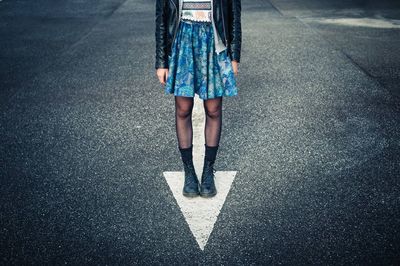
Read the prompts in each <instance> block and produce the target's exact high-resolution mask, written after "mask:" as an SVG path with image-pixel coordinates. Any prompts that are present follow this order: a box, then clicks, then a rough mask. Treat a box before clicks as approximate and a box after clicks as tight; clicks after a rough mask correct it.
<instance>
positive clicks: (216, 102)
mask: <svg viewBox="0 0 400 266" xmlns="http://www.w3.org/2000/svg"><path fill="white" fill-rule="evenodd" d="M204 109H205V112H206V126H205V129H204V135H205V142H206V145H207V146H212V147H215V146H218V145H219V140H220V137H221V129H222V97H218V98H214V99H209V100H204Z"/></svg>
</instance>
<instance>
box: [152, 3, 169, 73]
mask: <svg viewBox="0 0 400 266" xmlns="http://www.w3.org/2000/svg"><path fill="white" fill-rule="evenodd" d="M166 5H167V0H157V2H156V20H155V22H156V23H155V24H156V29H155V39H156V57H155V68H156V69H157V68H168V53H167V41H168V40H167V34H168V28H167V27H168V24H167V12H166Z"/></svg>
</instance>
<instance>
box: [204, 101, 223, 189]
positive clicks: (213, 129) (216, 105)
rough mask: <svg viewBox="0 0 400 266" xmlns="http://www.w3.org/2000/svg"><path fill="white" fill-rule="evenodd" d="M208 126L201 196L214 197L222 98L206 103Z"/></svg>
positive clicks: (205, 132) (205, 133) (205, 130)
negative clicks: (215, 163)
mask: <svg viewBox="0 0 400 266" xmlns="http://www.w3.org/2000/svg"><path fill="white" fill-rule="evenodd" d="M204 109H205V111H206V126H205V129H204V135H205V141H206V144H205V148H206V154H205V157H204V165H203V173H202V175H201V185H200V195H201V196H202V197H213V196H215V195H216V194H217V189H216V187H215V182H214V162H215V158H216V156H217V150H218V146H219V140H220V137H221V129H222V97H218V98H215V99H209V100H205V101H204Z"/></svg>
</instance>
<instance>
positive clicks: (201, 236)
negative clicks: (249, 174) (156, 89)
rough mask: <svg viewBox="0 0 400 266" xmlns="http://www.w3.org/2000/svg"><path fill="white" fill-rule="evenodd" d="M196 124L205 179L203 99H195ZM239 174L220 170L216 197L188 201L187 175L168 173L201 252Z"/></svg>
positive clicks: (196, 154)
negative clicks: (184, 188)
mask: <svg viewBox="0 0 400 266" xmlns="http://www.w3.org/2000/svg"><path fill="white" fill-rule="evenodd" d="M192 123H193V163H194V167H195V170H196V174H197V176H198V178H199V182H200V180H201V173H202V170H203V160H204V143H205V142H204V141H205V139H204V123H205V116H204V108H203V100H201V99H199V98H198V96H196V97H195V103H194V107H193V113H192ZM235 176H236V171H217V172H216V173H215V186H216V188H217V195H215V196H214V197H212V198H202V197H200V196H198V197H194V198H188V197H185V196H183V195H182V189H183V184H184V181H185V174H184V172H164V177H165V179H166V180H167V183H168V185H169V187H170V189H171V191H172V194H173V195H174V197H175V199H176V201H177V203H178V205H179V207H180V209H181V211H182V213H183V216H184V217H185V219H186V222H187V223H188V225H189V228H190V230H191V231H192V234H193V236H194V237H195V238H196V241H197V243H198V244H199V247H200V249H201V250H204V247H205V245H206V244H207V241H208V238H209V237H210V234H211V232H212V231H213V228H214V224H215V222H216V221H217V218H218V215H219V212H220V211H221V208H222V206H223V205H224V202H225V199H226V196H227V195H228V193H229V190H230V188H231V185H232V182H233V180H234V178H235Z"/></svg>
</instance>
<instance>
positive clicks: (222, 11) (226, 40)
mask: <svg viewBox="0 0 400 266" xmlns="http://www.w3.org/2000/svg"><path fill="white" fill-rule="evenodd" d="M222 8H223V5H222V0H221V13H222V28H224V37H225V46H226V47H228V39H227V38H226V31H225V23H224V10H222Z"/></svg>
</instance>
